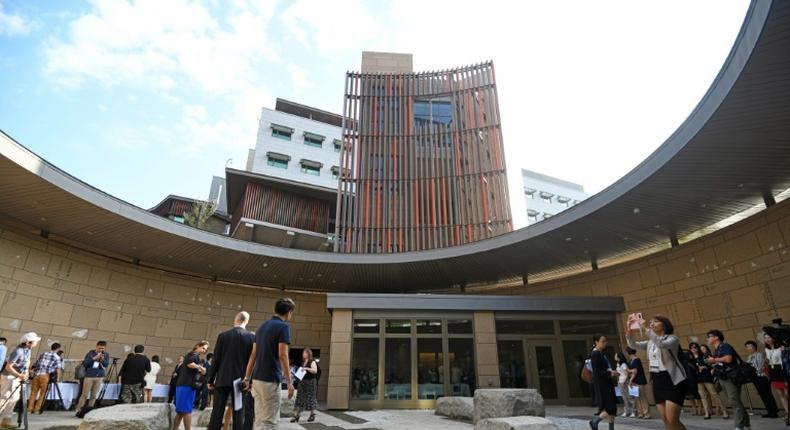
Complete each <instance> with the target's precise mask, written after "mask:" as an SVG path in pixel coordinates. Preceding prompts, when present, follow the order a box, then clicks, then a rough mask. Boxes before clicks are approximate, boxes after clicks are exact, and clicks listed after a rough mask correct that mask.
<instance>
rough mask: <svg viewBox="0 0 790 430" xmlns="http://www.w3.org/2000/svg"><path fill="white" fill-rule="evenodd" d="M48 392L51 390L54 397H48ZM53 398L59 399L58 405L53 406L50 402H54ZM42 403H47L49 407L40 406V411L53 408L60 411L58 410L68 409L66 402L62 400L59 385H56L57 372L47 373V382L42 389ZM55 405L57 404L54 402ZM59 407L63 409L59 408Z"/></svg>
mask: <svg viewBox="0 0 790 430" xmlns="http://www.w3.org/2000/svg"><path fill="white" fill-rule="evenodd" d="M50 392H53V393H54V395H55V398H54V399H52V400H49V399H48V398H49V393H50ZM55 400H58V401H60V407H58V406H53V403H51V402H54V401H55ZM48 402H49V403H48ZM44 404H45V405H48V406H49V407H48V408H47V407H44V408H42V409H41V410H42V411H43V410H44V409H49V410H55V411H60V410H63V411H67V410H69V409H68V408H67V407H66V402H64V401H63V394H62V393H61V392H60V386H58V377H57V373H51V374H50V375H49V383H47V389H46V390H44ZM55 405H57V404H55ZM61 407H62V408H63V409H61Z"/></svg>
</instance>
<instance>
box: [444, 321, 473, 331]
mask: <svg viewBox="0 0 790 430" xmlns="http://www.w3.org/2000/svg"><path fill="white" fill-rule="evenodd" d="M447 333H449V334H472V320H471V319H467V320H448V321H447Z"/></svg>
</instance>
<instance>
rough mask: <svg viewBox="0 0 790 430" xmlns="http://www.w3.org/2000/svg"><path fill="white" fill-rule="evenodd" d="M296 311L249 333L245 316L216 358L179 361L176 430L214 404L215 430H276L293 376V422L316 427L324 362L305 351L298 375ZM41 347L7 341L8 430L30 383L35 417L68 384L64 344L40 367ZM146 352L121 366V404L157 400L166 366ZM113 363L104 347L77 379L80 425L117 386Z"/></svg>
mask: <svg viewBox="0 0 790 430" xmlns="http://www.w3.org/2000/svg"><path fill="white" fill-rule="evenodd" d="M295 307H296V304H295V303H294V301H293V300H291V299H288V298H283V299H279V300H277V302H276V303H275V306H274V316H273V317H272V318H271V319H270V320H268V321H266V322H264V323H263V324H261V325H260V327H258V329H257V331H255V332H251V331H247V329H246V327H247V324H248V322H249V320H250V315H249V313H247V312H239V313H238V314H237V315H236V317H235V318H234V321H233V328H231V329H229V330H227V331H224V332H222V333H220V334H219V336H218V337H217V341H216V343H215V344H214V350H213V352H212V353H209V352H208V351H209V348H210V346H211V345H210V344H209V342H208V341H206V340H203V341H200V342H197V343H196V344H195V345H194V347H193V348H192V349H191V350H190V351H189V352H187V353H186V354H185V355H183V356H181V357H179V359H178V363H177V364H176V366H175V369H174V371H173V373H172V374H171V378H170V395H169V398H168V402H171V403H174V404H175V410H176V418H175V422H174V427H173V428H174V430H178V429H179V428H180V427H181V424H182V423H183V426H184V428H185V429H186V430H190V429H191V427H192V411H193V410H194V409H201V410H202V409H205V408H206V407H207V405H208V404H209V403H210V402H212V403H213V409H212V412H211V418H210V422H209V425H208V428H209V429H210V430H219V429H220V428H224V429H225V430H228V429H229V427H230V425H231V423H232V426H233V430H246V429H252V428H255V429H265V430H272V429H276V428H277V427H278V423H279V419H280V402H281V394H280V393H281V390H282V388H281V387H282V384H285V386H286V388H287V392H288V398H289V399H290V398H292V397H293V395H294V392H295V391H297V390H295V388H294V383H293V381H294V379H295V376H294V375H292V373H296V374H297V375H298V376H299V377H300V380H299V383H298V384H299V385H298V388H299V389H298V391H297V393H298V394H297V397H296V400H295V405H294V417H293V419H292V420H291V421H292V422H298V421H299V419H300V413H301V412H305V411H307V412H309V413H310V415H309V416H308V421H314V420H315V411H316V409H317V398H316V393H317V383H318V378H319V377H320V374H321V370H320V368H319V366H318V363H317V360H315V359H313V355H312V352H311V350H309V349H305V350H304V352H303V354H302V358H303V360H302V363H301V366H297V367H295V369H294V370H293V372H292V371H291V368H290V366H289V345H290V343H291V334H290V327H289V325H288V324H287V323H288V321H290V320H291V319H292V318H293V313H294V310H295ZM40 341H41V337H40V336H38V335H37V334H36V333H32V332H31V333H26V334H24V335H23V336H22V337H21V339H20V342H19V344H17V346H16V347H14V348H8V347H7V346H6V342H7V341H6V339H5V338H0V364H1V365H2V377H1V378H0V428H16V425H15V424H14V423H13V422H12V416H13V413H14V408H15V406H16V404H17V402H18V401H19V400H20V396H21V394H22V393H23V392H24V391H23V390H22V389H21V388H22V387H23V384H26V383H28V381H30V395H29V398H28V399H27V411H28V413H36V412H39V413H41V412H42V411H43V405H44V401H45V397H46V393H47V388H48V386H49V385H50V382H51V381H52V382H56V381H58V380H60V379H61V377H62V372H63V371H64V360H63V358H62V356H63V351H62V349H61V345H60V344H58V343H53V344H52V345H51V346H50V350H49V351H47V352H44V353H42V354H40V355H39V357H38V359H36V360H33V359H32V358H31V351H32V350H33V349H34V348H35V347H36V346H37V345H38V343H39V342H40ZM144 352H145V347H144V346H143V345H136V346H135V347H134V349H133V351H132V352H130V353H129V354H128V356H127V357H126V359H125V360H124V361H123V363H122V364H121V366H120V370H119V371H118V375H117V383H119V384H120V386H121V387H120V395H119V400H120V402H121V403H142V402H151V401H152V400H153V387H154V385H155V384H156V380H157V376H158V374H159V373H160V371H161V365H160V364H159V357H158V356H153V357H151V358H150V359H149V358H148V357H147V356H146V355H145V354H144ZM110 359H111V357H110V355H109V354H108V352H107V342H105V341H98V342H97V343H96V347H95V348H94V349H92V350H90V351H88V352H87V353H86V354H85V357H84V359H83V360H82V362H81V363H79V365H78V366H77V369H76V370H75V378H77V379H81V385H80V394H79V395H78V398H79V400H78V401H77V405H76V410H77V416H78V417H83V416H84V415H85V414H86V413H87V412H89V411H90V410H91V409H93V408H94V407H96V403H97V401H100V400H101V395H100V390H101V388H102V386H103V385H104V384H106V383H108V382H116V381H115V380H110V379H111V376H112V375H111V373H112V372H110V369H112V367H111V365H110ZM116 362H117V359H113V365H115V363H116ZM283 370H285V371H283ZM108 373H110V375H108ZM237 397H238V398H237Z"/></svg>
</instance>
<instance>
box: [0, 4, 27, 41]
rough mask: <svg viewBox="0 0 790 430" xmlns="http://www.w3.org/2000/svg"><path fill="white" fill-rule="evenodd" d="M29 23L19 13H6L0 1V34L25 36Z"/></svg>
mask: <svg viewBox="0 0 790 430" xmlns="http://www.w3.org/2000/svg"><path fill="white" fill-rule="evenodd" d="M30 30H31V23H30V22H28V21H26V20H25V19H24V18H22V17H21V16H19V15H14V14H11V13H7V12H6V11H5V10H3V4H2V3H0V36H27V35H28V34H29V33H30Z"/></svg>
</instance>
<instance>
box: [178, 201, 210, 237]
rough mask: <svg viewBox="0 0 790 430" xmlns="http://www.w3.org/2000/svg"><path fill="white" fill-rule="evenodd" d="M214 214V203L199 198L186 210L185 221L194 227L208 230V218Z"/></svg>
mask: <svg viewBox="0 0 790 430" xmlns="http://www.w3.org/2000/svg"><path fill="white" fill-rule="evenodd" d="M213 214H214V203H213V202H206V201H203V200H198V201H196V202H195V203H194V204H192V208H191V209H189V210H188V211H186V212H184V223H185V224H187V225H191V226H192V227H195V228H199V229H201V230H206V228H207V227H208V226H207V224H208V219H209V218H211V215H213Z"/></svg>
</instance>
